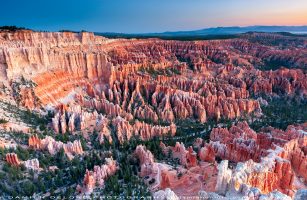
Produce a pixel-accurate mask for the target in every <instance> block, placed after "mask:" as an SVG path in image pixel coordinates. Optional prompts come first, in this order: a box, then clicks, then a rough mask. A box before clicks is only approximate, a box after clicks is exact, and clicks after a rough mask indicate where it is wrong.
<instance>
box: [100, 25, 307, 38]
mask: <svg viewBox="0 0 307 200" xmlns="http://www.w3.org/2000/svg"><path fill="white" fill-rule="evenodd" d="M247 32H268V33H276V32H289V33H295V34H307V25H306V26H246V27H240V26H231V27H215V28H205V29H200V30H194V31H174V32H171V31H167V32H162V33H140V34H138V33H136V34H125V33H110V32H109V33H96V34H97V35H102V36H118V37H120V36H122V37H129V36H136V37H140V36H141V37H197V36H210V35H215V36H217V35H220V36H222V35H235V34H241V33H247Z"/></svg>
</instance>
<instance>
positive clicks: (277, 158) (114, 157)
mask: <svg viewBox="0 0 307 200" xmlns="http://www.w3.org/2000/svg"><path fill="white" fill-rule="evenodd" d="M288 37H291V36H282V35H278V34H266V33H254V34H243V35H242V36H240V37H238V38H234V39H226V40H206V41H205V40H203V41H177V40H161V39H156V38H150V39H109V38H105V37H102V36H97V35H95V34H94V33H89V32H80V33H73V32H35V31H31V30H18V31H5V30H2V31H0V80H1V83H0V100H1V105H2V104H3V105H8V106H6V107H4V106H1V108H0V109H1V114H0V119H2V121H3V123H1V124H0V130H1V131H2V132H3V133H4V134H7V135H6V136H7V137H3V139H2V138H1V143H0V147H3V148H2V149H4V151H5V153H6V154H4V155H5V156H4V157H3V160H4V161H5V163H7V164H8V165H9V166H11V167H16V168H18V167H20V166H21V165H24V166H25V168H26V169H27V170H35V171H37V172H38V173H40V174H42V173H44V172H42V171H47V172H46V173H49V172H50V173H51V171H52V173H57V172H59V171H61V173H62V174H61V175H63V174H67V171H65V170H67V169H68V168H69V167H70V166H69V167H68V166H67V168H65V169H64V168H61V166H60V164H58V163H52V164H51V163H47V164H46V162H45V160H46V158H45V157H44V156H41V154H46V155H50V156H51V157H52V156H55V157H56V156H57V155H58V154H59V153H60V152H62V151H63V153H64V155H65V156H66V157H67V161H65V162H64V161H63V163H64V164H63V163H62V165H63V166H65V163H66V164H67V163H78V166H79V165H82V167H77V166H73V165H72V166H71V167H72V168H69V169H71V170H72V171H76V174H78V177H79V175H80V174H81V175H80V177H79V178H76V180H74V183H73V184H72V183H71V184H67V185H70V186H71V188H73V189H72V190H73V191H74V194H76V195H81V196H82V195H90V194H93V193H95V191H100V190H103V191H104V192H107V191H106V190H107V189H105V190H104V188H109V187H111V186H110V183H113V185H114V184H115V182H114V180H115V178H114V177H116V178H119V179H120V181H121V182H122V179H124V180H125V179H128V178H131V177H136V178H135V179H136V180H137V181H141V182H142V183H144V185H145V186H146V188H148V191H149V192H150V194H151V195H152V196H153V197H156V198H159V199H179V198H180V197H184V196H197V198H200V199H202V198H204V199H214V198H221V199H231V198H234V197H235V198H238V199H251V200H258V199H259V200H260V199H261V200H262V199H300V198H301V199H304V197H306V194H307V192H306V189H307V186H306V185H307V182H306V181H307V176H306V175H307V157H306V154H307V149H306V146H307V124H306V121H302V120H301V121H300V122H299V123H296V124H291V125H289V126H288V127H287V128H286V129H285V130H281V129H279V128H276V127H275V128H274V127H271V126H269V125H264V126H262V127H261V129H260V130H256V129H255V130H253V128H252V125H253V123H254V122H259V121H260V122H261V117H262V116H263V115H264V114H263V110H262V108H263V107H264V106H267V105H270V99H274V98H287V99H295V100H296V101H297V102H299V103H301V104H299V105H303V106H304V105H306V99H307V98H306V97H307V73H306V67H307V48H306V47H307V40H306V39H301V38H299V39H296V38H294V39H293V40H295V42H293V43H291V44H287V45H286V44H281V45H279V46H278V45H275V46H274V45H271V44H270V43H271V42H272V41H273V40H274V41H275V40H278V41H284V43H286V42H288V41H289V40H290V39H289V38H288ZM274 63H279V64H280V66H279V67H278V68H277V69H274V70H272V69H271V70H264V69H263V67H264V66H266V67H267V66H268V65H270V64H271V65H273V64H274ZM289 66H290V67H289ZM303 106H302V108H303ZM13 108H14V109H16V110H18V112H17V111H16V112H15V111H14V109H13ZM2 111H3V112H2ZM13 111H14V112H13ZM16 113H17V114H18V113H19V115H21V114H20V113H26V114H27V115H26V116H27V117H28V118H31V117H34V116H35V117H36V118H35V120H32V121H34V122H31V123H32V124H31V123H30V122H28V121H29V120H28V121H27V120H26V119H21V118H20V119H19V118H18V117H16V116H17V114H16ZM29 113H30V114H29ZM31 113H34V114H31ZM27 117H24V118H27ZM274 117H276V118H277V116H274ZM257 120H258V121H257ZM184 122H187V123H188V124H189V123H190V126H189V127H190V128H191V127H192V126H196V125H195V124H197V125H206V124H212V126H210V130H209V129H208V130H207V131H204V130H201V131H199V132H198V133H196V132H192V133H191V132H189V130H188V128H186V127H185V126H184V125H183V124H184ZM227 123H230V124H228V126H227ZM33 124H34V125H33ZM192 128H193V127H192ZM10 131H11V132H13V133H14V134H17V136H16V135H15V136H14V137H13V136H12V135H10V134H8V132H10ZM203 131H204V132H203ZM199 133H202V134H201V136H202V138H197V137H195V138H193V142H192V143H191V142H187V140H188V137H191V135H193V134H199ZM22 137H25V139H24V138H22ZM16 138H19V139H16ZM20 138H21V139H20ZM180 138H181V139H182V138H184V139H185V140H181V139H180ZM10 140H13V142H11V143H9V141H10ZM20 141H22V142H20ZM155 141H158V143H157V142H156V143H154V142H155ZM133 142H134V143H133ZM2 143H3V144H2ZM153 143H154V144H155V145H156V146H154V148H153V147H152V146H150V144H153ZM132 144H133V145H132ZM136 144H137V145H136ZM157 144H158V145H157ZM16 146H18V147H20V148H22V149H25V150H27V151H29V152H30V156H28V157H30V158H31V159H29V160H25V161H21V160H20V159H18V157H20V156H19V155H17V154H18V153H19V154H20V152H18V153H14V152H15V151H18V148H16ZM132 147H135V148H132ZM150 147H151V148H150ZM123 148H127V149H124V150H123ZM16 149H17V150H16ZM155 151H158V152H159V154H156V153H155ZM102 153H103V154H104V156H101V154H102ZM105 154H106V155H107V156H105ZM92 155H99V156H97V157H95V158H96V160H95V159H94V160H88V158H89V157H90V156H92ZM38 156H41V157H39V158H37V157H38ZM62 159H66V158H62ZM41 160H44V167H40V162H41ZM49 160H50V162H51V161H52V159H51V158H50V159H49ZM52 162H53V161H52ZM59 162H60V161H59ZM61 162H62V161H61ZM126 162H128V163H126ZM123 163H125V164H123ZM131 163H133V164H131ZM57 165H58V166H57ZM123 167H131V168H132V169H133V170H131V171H133V173H134V175H132V174H129V176H128V175H127V176H124V175H123V174H125V172H123V170H122V169H121V168H123ZM50 169H52V170H50ZM78 170H79V171H78ZM136 172H137V173H136ZM71 173H72V172H71ZM126 173H128V172H126ZM129 173H132V172H129ZM53 175H54V174H53ZM63 179H65V178H63ZM136 180H135V182H133V184H136V182H137V181H136ZM108 181H110V183H108ZM58 182H60V183H61V181H58ZM137 183H139V182H137ZM111 185H112V184H111ZM123 185H124V186H123V187H128V186H127V185H129V183H128V184H127V183H125V184H123ZM131 185H132V183H131ZM136 185H137V184H136ZM63 187H64V186H63ZM117 189H118V190H119V191H121V190H120V189H119V188H117ZM47 191H48V190H47ZM57 192H59V191H57ZM304 195H305V196H304Z"/></svg>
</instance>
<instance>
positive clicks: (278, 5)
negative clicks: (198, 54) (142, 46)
mask: <svg viewBox="0 0 307 200" xmlns="http://www.w3.org/2000/svg"><path fill="white" fill-rule="evenodd" d="M0 1H1V2H0V5H1V9H0V26H3V25H16V26H19V27H26V28H31V29H35V30H46V31H58V30H63V29H65V30H74V31H80V30H87V31H93V32H119V33H151V32H164V31H183V30H198V29H202V28H208V27H220V26H248V25H307V0H0Z"/></svg>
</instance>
